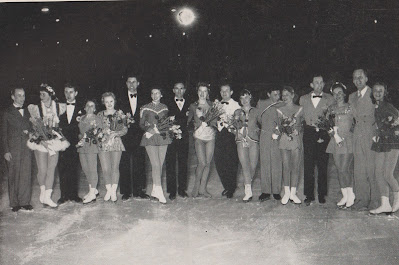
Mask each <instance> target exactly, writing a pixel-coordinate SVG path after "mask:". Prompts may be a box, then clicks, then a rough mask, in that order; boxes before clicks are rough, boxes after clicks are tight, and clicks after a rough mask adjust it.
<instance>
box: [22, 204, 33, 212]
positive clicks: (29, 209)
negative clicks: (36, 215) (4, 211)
mask: <svg viewBox="0 0 399 265" xmlns="http://www.w3.org/2000/svg"><path fill="white" fill-rule="evenodd" d="M21 210H24V211H33V207H32V205H30V204H28V205H24V206H21Z"/></svg>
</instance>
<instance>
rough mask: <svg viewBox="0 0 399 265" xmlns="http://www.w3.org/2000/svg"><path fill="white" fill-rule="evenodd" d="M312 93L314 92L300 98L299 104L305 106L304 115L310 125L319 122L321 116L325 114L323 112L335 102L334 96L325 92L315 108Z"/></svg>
mask: <svg viewBox="0 0 399 265" xmlns="http://www.w3.org/2000/svg"><path fill="white" fill-rule="evenodd" d="M312 93H313V92H310V93H309V94H306V95H303V96H302V97H301V98H300V99H299V105H301V106H302V107H303V116H304V119H305V122H306V124H307V125H310V126H313V125H314V124H315V123H316V122H317V120H318V118H319V116H321V115H323V112H324V111H325V110H327V108H328V107H329V106H331V105H332V104H333V103H334V97H333V96H331V95H330V94H327V93H324V92H323V94H322V98H321V99H320V101H319V104H317V107H316V108H315V107H314V105H313V103H312Z"/></svg>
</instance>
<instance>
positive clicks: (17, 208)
mask: <svg viewBox="0 0 399 265" xmlns="http://www.w3.org/2000/svg"><path fill="white" fill-rule="evenodd" d="M20 209H21V206H15V207H12V209H11V210H12V211H13V212H18V211H19V210H20Z"/></svg>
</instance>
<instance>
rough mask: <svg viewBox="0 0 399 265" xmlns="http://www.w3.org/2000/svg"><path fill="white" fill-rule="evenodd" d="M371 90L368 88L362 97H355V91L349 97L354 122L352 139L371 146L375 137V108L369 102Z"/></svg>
mask: <svg viewBox="0 0 399 265" xmlns="http://www.w3.org/2000/svg"><path fill="white" fill-rule="evenodd" d="M371 93H372V91H371V88H370V87H368V88H367V91H366V93H365V94H364V96H363V97H358V96H357V91H356V92H354V93H352V94H350V95H349V104H351V107H352V109H353V117H354V118H355V120H356V125H355V129H354V132H353V137H354V140H355V142H356V141H357V140H360V141H365V142H368V143H369V144H370V146H371V143H372V138H373V136H374V135H375V127H374V123H375V116H374V111H375V106H374V104H373V103H372V102H371V97H370V96H371Z"/></svg>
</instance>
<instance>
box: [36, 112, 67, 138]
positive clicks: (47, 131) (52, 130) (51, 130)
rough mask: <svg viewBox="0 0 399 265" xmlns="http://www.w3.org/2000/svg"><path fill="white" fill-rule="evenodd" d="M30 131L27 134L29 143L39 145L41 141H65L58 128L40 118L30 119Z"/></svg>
mask: <svg viewBox="0 0 399 265" xmlns="http://www.w3.org/2000/svg"><path fill="white" fill-rule="evenodd" d="M29 120H30V122H31V123H32V130H31V131H30V133H29V141H30V142H32V143H36V144H40V143H41V142H42V141H48V140H53V139H59V140H65V137H64V135H63V134H62V132H61V128H59V127H58V126H51V125H50V124H52V123H51V122H45V121H44V120H43V119H42V118H40V117H36V118H35V117H31V118H30V119H29Z"/></svg>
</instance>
